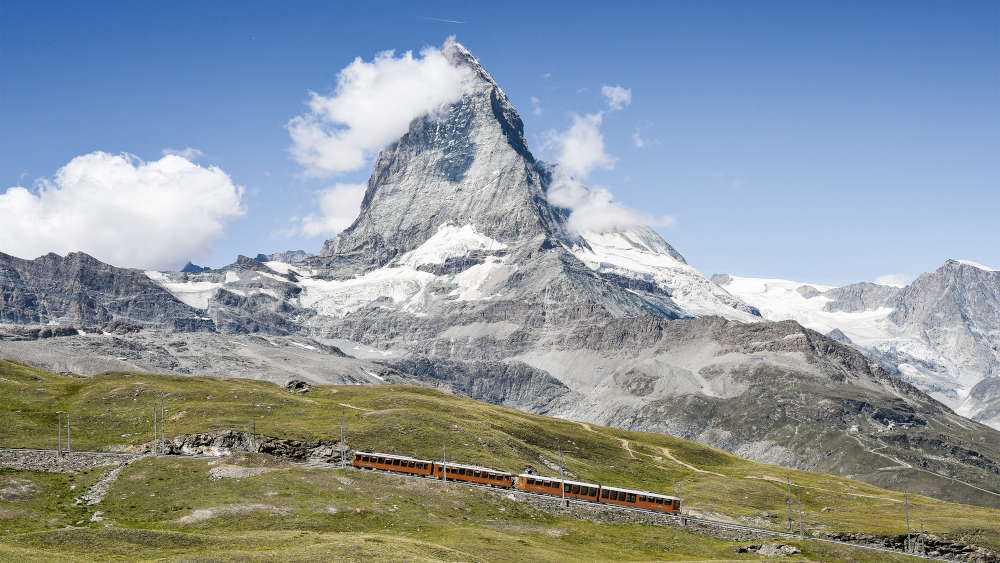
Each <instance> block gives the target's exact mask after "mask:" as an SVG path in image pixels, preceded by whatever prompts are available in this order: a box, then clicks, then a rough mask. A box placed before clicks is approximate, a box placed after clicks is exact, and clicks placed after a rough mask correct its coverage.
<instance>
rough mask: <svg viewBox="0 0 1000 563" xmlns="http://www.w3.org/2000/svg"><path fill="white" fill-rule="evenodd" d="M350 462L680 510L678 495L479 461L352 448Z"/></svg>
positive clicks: (590, 499)
mask: <svg viewBox="0 0 1000 563" xmlns="http://www.w3.org/2000/svg"><path fill="white" fill-rule="evenodd" d="M352 465H354V467H357V468H359V469H371V470H375V469H378V470H381V471H392V472H394V473H404V474H407V475H418V476H421V477H432V478H436V479H442V478H443V479H445V480H447V481H463V482H466V483H476V484H479V485H488V486H491V487H497V488H501V489H517V490H520V491H524V492H528V493H535V494H542V495H550V496H554V497H563V496H565V497H566V498H568V499H574V500H582V501H588V502H594V503H599V504H610V505H614V506H627V507H632V508H643V509H646V510H655V511H658V512H673V513H679V512H680V510H681V499H679V498H677V497H672V496H668V495H661V494H659V493H652V492H649V491H636V490H633V489H623V488H621V487H609V486H606V485H598V484H596V483H584V482H580V481H570V480H568V479H559V478H556V477H542V476H541V475H529V474H527V473H522V474H520V475H513V474H511V473H508V472H506V471H499V470H497V469H491V468H489V467H481V466H478V465H465V464H461V463H442V462H440V461H429V460H426V459H417V458H413V457H407V456H402V455H394V454H382V453H375V452H355V453H354V461H353V462H352Z"/></svg>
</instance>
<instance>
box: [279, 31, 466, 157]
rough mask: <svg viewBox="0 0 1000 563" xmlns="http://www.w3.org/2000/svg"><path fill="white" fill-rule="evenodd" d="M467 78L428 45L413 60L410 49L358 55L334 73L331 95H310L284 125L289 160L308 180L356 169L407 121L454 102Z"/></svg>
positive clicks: (461, 69)
mask: <svg viewBox="0 0 1000 563" xmlns="http://www.w3.org/2000/svg"><path fill="white" fill-rule="evenodd" d="M451 41H453V40H452V39H449V40H448V41H447V42H445V49H447V48H448V45H449V42H451ZM473 78H474V75H473V72H472V70H471V69H469V68H467V67H465V66H455V65H453V64H451V62H450V61H449V60H448V58H447V57H446V56H445V54H444V52H443V51H442V49H438V48H434V47H427V48H425V49H424V50H422V51H421V52H420V54H419V55H418V56H416V57H415V56H413V53H412V52H410V51H407V52H405V53H403V54H402V55H401V56H398V57H397V56H396V55H395V53H394V52H393V51H385V52H382V53H379V54H378V55H376V56H375V58H374V59H373V60H372V61H371V62H366V61H364V60H362V59H361V58H360V57H358V58H356V59H354V62H352V63H351V64H349V65H347V66H346V67H344V68H343V69H342V70H341V71H340V73H339V74H338V75H337V87H336V89H335V90H334V92H333V95H331V96H322V95H320V94H316V93H312V94H311V98H310V100H309V112H308V113H305V114H303V115H300V116H298V117H295V118H293V119H292V120H291V121H289V122H288V132H289V135H290V136H291V138H292V148H291V153H292V157H293V158H294V159H295V160H296V161H297V162H298V163H299V164H301V165H302V166H303V167H305V169H306V172H307V173H308V174H310V175H313V176H331V175H333V174H337V173H341V172H348V171H352V170H358V169H360V168H362V167H363V166H364V165H365V164H366V163H367V162H368V159H369V158H370V157H371V156H372V154H373V153H375V152H377V151H378V150H379V149H380V148H382V147H383V146H385V145H386V144H389V143H391V142H393V141H395V140H396V139H398V138H399V137H401V136H402V135H403V134H404V133H405V132H406V130H407V129H408V128H409V126H410V122H411V121H413V120H414V119H416V118H418V117H421V116H423V115H427V114H431V113H434V112H436V111H438V110H440V109H443V108H445V107H447V106H448V105H450V104H452V103H455V102H457V101H458V100H459V99H460V98H461V97H462V95H463V94H464V93H465V92H466V91H467V90H468V89H469V88H470V85H471V83H472V80H473Z"/></svg>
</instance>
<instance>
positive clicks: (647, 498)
mask: <svg viewBox="0 0 1000 563" xmlns="http://www.w3.org/2000/svg"><path fill="white" fill-rule="evenodd" d="M601 503H602V504H612V505H615V506H630V507H633V508H644V509H646V510H656V511H659V512H680V511H681V499H679V498H677V497H671V496H667V495H660V494H657V493H650V492H647V491H635V490H632V489H622V488H620V487H601Z"/></svg>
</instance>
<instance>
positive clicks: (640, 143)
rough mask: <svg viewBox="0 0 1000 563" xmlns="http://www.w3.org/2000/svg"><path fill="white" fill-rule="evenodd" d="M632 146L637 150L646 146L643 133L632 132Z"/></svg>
mask: <svg viewBox="0 0 1000 563" xmlns="http://www.w3.org/2000/svg"><path fill="white" fill-rule="evenodd" d="M632 144H633V145H635V148H637V149H641V148H643V147H645V146H646V140H645V139H643V138H642V133H640V132H639V130H638V129H636V130H635V131H632Z"/></svg>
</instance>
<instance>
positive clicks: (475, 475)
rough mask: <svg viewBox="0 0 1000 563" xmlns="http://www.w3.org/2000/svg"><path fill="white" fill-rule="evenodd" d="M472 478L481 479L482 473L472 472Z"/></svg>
mask: <svg viewBox="0 0 1000 563" xmlns="http://www.w3.org/2000/svg"><path fill="white" fill-rule="evenodd" d="M472 476H473V477H482V476H483V473H482V471H479V470H478V469H477V470H475V471H473V472H472Z"/></svg>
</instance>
